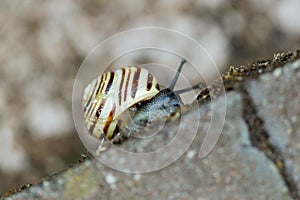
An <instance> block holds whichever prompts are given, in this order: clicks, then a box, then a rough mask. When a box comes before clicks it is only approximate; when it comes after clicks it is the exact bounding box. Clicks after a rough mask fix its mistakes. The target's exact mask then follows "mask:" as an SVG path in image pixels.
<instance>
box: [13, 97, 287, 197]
mask: <svg viewBox="0 0 300 200" xmlns="http://www.w3.org/2000/svg"><path fill="white" fill-rule="evenodd" d="M217 105H222V104H221V102H217ZM243 106H244V105H243V102H242V99H241V95H240V94H239V93H237V92H230V93H228V94H227V116H226V123H225V126H224V129H223V133H222V136H221V138H220V140H219V142H218V144H217V145H216V147H215V148H214V150H213V151H212V152H211V154H209V156H208V157H207V158H205V159H202V160H201V159H199V157H198V152H199V148H200V145H201V142H202V137H203V133H204V132H205V131H206V130H207V128H208V126H209V120H208V118H209V117H208V116H209V113H210V104H207V105H205V106H202V107H201V108H200V109H201V114H202V115H201V119H200V122H201V126H200V129H199V131H198V135H197V136H196V139H195V141H194V143H193V144H192V145H191V147H190V148H189V149H188V150H187V152H186V153H185V154H184V155H183V156H182V157H181V158H180V159H179V160H177V161H176V162H175V163H173V164H172V165H170V166H168V167H166V168H163V169H161V170H159V171H155V172H150V173H144V174H128V173H123V172H119V171H116V170H114V169H110V168H108V167H105V166H103V165H102V164H100V163H98V162H96V161H95V160H92V161H91V160H89V159H88V160H85V161H84V162H83V163H81V164H80V165H79V166H75V167H74V168H71V169H68V170H67V171H64V172H62V173H61V174H59V175H57V176H54V177H51V178H50V179H48V180H44V181H43V182H42V183H40V184H39V185H36V186H32V187H30V188H28V189H26V190H23V191H22V192H20V193H18V194H16V195H14V196H12V197H10V198H9V199H57V198H63V199H95V198H100V197H101V199H110V198H113V199H134V198H136V197H137V196H138V197H140V198H143V199H216V200H219V199H290V197H289V193H288V190H287V187H286V186H285V184H284V182H283V180H282V179H281V177H280V175H279V173H278V171H277V169H276V166H274V164H273V163H272V162H271V161H269V160H268V159H267V158H266V156H265V154H264V152H261V151H259V150H257V149H256V148H255V147H253V146H252V145H251V142H250V140H249V135H248V128H247V125H246V123H245V122H244V120H243V118H242V107H243ZM197 114H198V111H197V109H196V110H195V109H194V111H191V112H188V113H187V114H186V117H187V118H188V119H189V120H193V119H194V118H195V116H196V115H197ZM211 128H214V126H212V127H211ZM185 129H186V130H187V132H188V131H191V130H189V127H188V126H186V127H185ZM133 141H134V140H129V141H128V143H130V142H133ZM115 156H118V155H115ZM141 162H149V161H141ZM153 162H155V161H153ZM253 186H256V187H253Z"/></svg>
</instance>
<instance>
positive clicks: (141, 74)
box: [83, 67, 159, 139]
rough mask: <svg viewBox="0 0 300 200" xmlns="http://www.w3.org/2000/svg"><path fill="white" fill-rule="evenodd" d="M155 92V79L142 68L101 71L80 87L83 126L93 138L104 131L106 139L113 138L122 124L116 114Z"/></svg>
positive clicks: (99, 135) (98, 136)
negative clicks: (85, 85)
mask: <svg viewBox="0 0 300 200" xmlns="http://www.w3.org/2000/svg"><path fill="white" fill-rule="evenodd" d="M157 93H159V89H158V84H157V80H156V79H155V77H153V76H152V75H151V74H149V72H148V71H147V70H146V69H143V68H138V67H127V68H122V69H118V70H116V71H113V72H107V73H104V74H102V75H100V76H99V77H97V78H96V79H94V80H93V81H92V82H91V83H90V84H89V85H88V86H87V87H86V88H85V90H84V95H83V110H84V118H85V125H86V127H87V129H88V130H89V132H90V133H91V134H92V135H93V136H94V137H96V138H100V137H101V135H102V134H103V133H104V134H105V135H106V138H107V139H113V138H114V137H115V135H116V134H117V133H118V132H119V127H120V126H122V125H121V124H122V122H121V120H120V119H119V117H120V115H121V114H122V113H123V112H124V111H126V110H127V109H129V108H130V107H132V106H133V105H135V104H136V103H138V102H140V101H144V100H148V99H151V98H152V97H154V96H155V95H156V94H157Z"/></svg>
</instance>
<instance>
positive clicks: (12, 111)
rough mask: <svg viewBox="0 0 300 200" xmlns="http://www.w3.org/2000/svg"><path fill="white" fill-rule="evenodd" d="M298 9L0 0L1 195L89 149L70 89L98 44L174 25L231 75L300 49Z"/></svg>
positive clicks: (267, 2) (271, 0)
mask: <svg viewBox="0 0 300 200" xmlns="http://www.w3.org/2000/svg"><path fill="white" fill-rule="evenodd" d="M299 8H300V1H298V0H286V1H276V0H245V1H238V0H236V1H234V0H227V1H226V0H199V1H198V0H197V1H196V0H186V1H179V0H173V1H171V0H161V1H133V0H126V1H121V0H115V1H108V0H91V1H83V0H81V1H80V0H79V1H71V0H65V1H60V0H52V1H38V0H22V1H20V0H15V1H11V0H2V1H1V4H0V194H1V193H3V192H5V191H7V190H9V189H13V188H15V187H18V186H20V185H22V184H26V183H34V182H37V181H38V180H40V178H42V177H44V176H46V175H48V174H51V173H55V172H56V171H58V170H61V169H63V168H66V167H68V166H70V165H71V164H73V163H75V162H76V161H77V160H78V159H79V158H80V154H81V153H85V151H86V150H85V148H84V147H83V145H82V144H81V142H80V140H79V137H78V135H77V132H76V130H75V127H74V123H73V118H72V109H71V108H72V89H73V83H74V79H75V76H76V73H77V70H78V69H79V67H80V64H81V63H82V61H83V60H84V58H85V57H86V56H87V55H88V53H89V52H90V51H91V50H92V49H93V48H94V47H95V46H96V45H97V44H99V43H100V42H101V41H103V40H105V39H106V38H108V37H110V36H111V35H113V34H116V33H119V32H121V31H125V30H127V29H131V28H137V27H145V26H159V27H165V28H170V29H175V30H178V31H181V32H183V33H185V34H187V35H189V36H190V37H192V38H194V39H195V40H196V41H198V42H200V43H201V44H202V45H203V46H204V47H205V49H206V50H207V51H208V53H209V54H210V56H211V57H212V58H213V60H214V61H215V62H216V64H217V65H218V66H219V67H220V69H221V70H223V71H224V70H226V69H227V67H228V66H229V65H235V66H238V65H246V64H248V63H251V62H253V61H256V60H263V59H270V58H272V57H273V53H276V52H283V51H294V50H296V49H297V48H299V47H300V25H299V22H300V14H299V11H298V10H299ZM128 42H131V41H128ZM143 59H144V58H141V60H143Z"/></svg>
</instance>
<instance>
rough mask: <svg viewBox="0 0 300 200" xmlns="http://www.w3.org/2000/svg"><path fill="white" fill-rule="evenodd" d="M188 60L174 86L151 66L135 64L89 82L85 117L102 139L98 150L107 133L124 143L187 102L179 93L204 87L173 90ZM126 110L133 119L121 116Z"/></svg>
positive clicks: (118, 141) (86, 89) (107, 136)
mask: <svg viewBox="0 0 300 200" xmlns="http://www.w3.org/2000/svg"><path fill="white" fill-rule="evenodd" d="M184 63H186V60H185V59H182V60H181V63H180V65H179V67H178V69H177V73H176V75H175V77H174V78H173V80H172V82H171V84H170V86H169V87H168V88H166V89H163V90H160V89H159V85H158V83H157V80H156V78H155V77H154V76H153V75H151V74H150V73H149V72H148V70H146V69H144V68H140V67H135V66H129V67H127V68H122V69H118V70H116V71H113V72H106V73H104V74H102V75H100V76H98V77H97V78H96V79H94V80H93V81H91V83H90V84H88V85H87V87H86V88H85V90H84V94H83V111H84V119H85V125H86V127H87V129H88V131H89V132H90V134H92V135H93V136H94V137H96V138H98V139H100V140H101V143H100V145H99V148H98V150H97V151H101V148H102V143H103V140H104V137H106V138H107V139H108V140H110V141H111V142H112V143H120V142H122V141H123V140H124V139H126V138H128V137H130V135H131V133H133V132H139V131H140V130H142V129H143V128H144V127H145V126H147V125H148V124H149V123H152V122H154V121H156V120H158V119H161V118H168V117H169V116H170V115H172V114H174V113H175V112H176V111H177V110H178V108H180V105H182V104H183V103H182V101H181V99H180V97H179V94H181V93H184V92H186V91H189V90H192V89H196V88H201V87H202V84H201V83H200V84H197V85H195V86H193V87H190V88H186V89H181V90H177V91H173V90H174V87H175V84H176V82H177V80H178V77H179V75H180V72H181V70H182V67H183V65H184ZM126 111H129V112H130V118H131V120H129V121H128V120H124V119H123V118H122V117H121V116H122V114H123V113H124V112H126Z"/></svg>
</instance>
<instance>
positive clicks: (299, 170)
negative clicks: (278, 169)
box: [247, 60, 300, 191]
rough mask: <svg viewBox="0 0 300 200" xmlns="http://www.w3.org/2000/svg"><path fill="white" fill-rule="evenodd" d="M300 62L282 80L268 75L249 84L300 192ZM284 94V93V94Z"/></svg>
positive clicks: (289, 67) (287, 69) (286, 69)
mask: <svg viewBox="0 0 300 200" xmlns="http://www.w3.org/2000/svg"><path fill="white" fill-rule="evenodd" d="M299 67H300V60H297V61H295V62H294V63H289V64H287V65H286V66H284V67H283V68H282V69H281V70H282V73H281V75H280V76H279V77H276V75H275V74H274V73H273V74H271V73H269V74H265V75H262V76H260V77H259V79H257V80H254V81H251V82H249V83H248V84H247V90H248V91H249V93H250V94H251V96H253V97H254V98H253V100H254V102H255V104H256V106H257V109H258V111H259V115H260V117H261V118H262V119H263V121H264V126H265V128H266V130H267V132H268V134H269V135H270V141H271V143H272V144H274V145H275V146H276V147H277V148H278V149H279V150H280V152H281V153H282V154H283V156H284V161H285V163H286V165H287V170H288V174H289V176H291V177H292V178H293V180H294V182H295V184H296V185H297V188H298V191H299V190H300V167H299V166H300V159H299V156H298V155H299V154H300V148H299V145H298V144H299V140H300V130H299V124H300V120H299V119H300V118H299V117H300V112H299V109H298V108H299V107H300V101H299V97H300V87H299V84H300V71H299V70H298V69H299ZM281 92H282V94H280V93H281Z"/></svg>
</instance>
